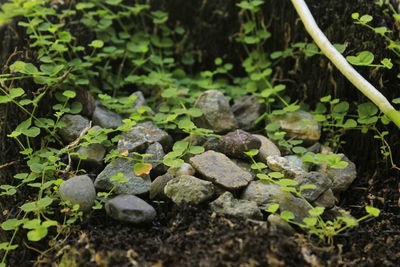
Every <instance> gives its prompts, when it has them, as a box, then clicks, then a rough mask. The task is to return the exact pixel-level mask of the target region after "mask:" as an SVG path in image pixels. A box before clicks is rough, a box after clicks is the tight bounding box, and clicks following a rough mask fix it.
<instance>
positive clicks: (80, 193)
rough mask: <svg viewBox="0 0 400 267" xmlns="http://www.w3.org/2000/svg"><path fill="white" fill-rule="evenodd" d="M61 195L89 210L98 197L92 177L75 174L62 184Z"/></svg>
mask: <svg viewBox="0 0 400 267" xmlns="http://www.w3.org/2000/svg"><path fill="white" fill-rule="evenodd" d="M59 190H60V196H61V199H62V200H64V201H70V202H71V203H72V204H73V205H76V204H79V208H80V209H81V210H83V211H88V210H90V209H91V207H92V206H93V204H94V200H95V199H96V190H95V188H94V185H93V181H92V179H90V178H89V176H87V175H80V176H75V177H72V178H70V179H68V180H67V181H65V182H63V183H62V184H61V185H60V188H59Z"/></svg>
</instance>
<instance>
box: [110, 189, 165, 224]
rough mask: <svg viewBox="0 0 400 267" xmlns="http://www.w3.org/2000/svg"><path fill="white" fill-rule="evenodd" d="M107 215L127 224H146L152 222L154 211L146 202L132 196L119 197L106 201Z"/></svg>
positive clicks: (154, 215)
mask: <svg viewBox="0 0 400 267" xmlns="http://www.w3.org/2000/svg"><path fill="white" fill-rule="evenodd" d="M105 210H106V212H107V215H108V216H110V217H112V218H113V219H115V220H118V221H122V222H129V223H134V224H138V223H148V222H151V221H153V220H154V218H155V217H156V215H157V213H156V210H155V209H154V208H153V207H152V206H151V205H149V204H148V203H147V202H146V201H144V200H142V199H140V198H138V197H137V196H133V195H119V196H116V197H114V198H112V199H109V200H107V201H106V204H105Z"/></svg>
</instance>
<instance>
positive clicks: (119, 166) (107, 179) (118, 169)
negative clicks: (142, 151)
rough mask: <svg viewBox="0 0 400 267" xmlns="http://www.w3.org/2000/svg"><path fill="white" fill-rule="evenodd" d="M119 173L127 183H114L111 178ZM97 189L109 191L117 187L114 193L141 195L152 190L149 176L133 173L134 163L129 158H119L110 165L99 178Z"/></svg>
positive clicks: (96, 182)
mask: <svg viewBox="0 0 400 267" xmlns="http://www.w3.org/2000/svg"><path fill="white" fill-rule="evenodd" d="M118 173H123V174H124V178H126V179H128V181H127V182H124V183H121V182H118V181H112V180H111V178H112V177H113V176H116V175H117V174H118ZM94 184H95V186H96V188H97V189H101V190H104V191H109V190H111V188H113V187H114V186H115V189H114V191H113V192H114V193H116V194H129V195H140V194H143V193H147V192H149V190H150V185H151V180H150V176H149V175H148V174H143V175H141V176H137V175H136V174H135V173H134V172H133V162H132V160H130V159H128V158H117V159H115V160H113V161H112V162H111V163H109V164H108V165H107V166H106V167H105V168H104V170H103V171H102V172H101V173H100V174H99V175H98V176H97V178H96V180H95V182H94Z"/></svg>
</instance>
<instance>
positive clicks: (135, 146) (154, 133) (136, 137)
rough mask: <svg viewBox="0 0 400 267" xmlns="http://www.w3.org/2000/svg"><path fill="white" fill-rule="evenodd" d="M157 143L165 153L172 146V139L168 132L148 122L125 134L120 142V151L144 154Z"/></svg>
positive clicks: (134, 127) (139, 124)
mask: <svg viewBox="0 0 400 267" xmlns="http://www.w3.org/2000/svg"><path fill="white" fill-rule="evenodd" d="M155 142H158V143H160V144H161V145H162V146H163V148H164V151H165V152H166V151H168V150H169V149H170V148H171V146H172V138H171V136H170V135H169V134H168V133H167V132H165V131H163V130H161V129H160V128H158V127H157V126H156V125H154V123H153V122H151V121H146V122H141V123H138V124H137V125H135V126H133V127H132V129H131V130H130V131H129V132H126V133H124V134H123V135H122V136H121V137H120V139H119V141H118V149H119V150H120V151H125V150H128V151H129V152H139V153H142V152H144V151H145V150H146V149H147V147H148V146H149V145H150V144H152V143H155Z"/></svg>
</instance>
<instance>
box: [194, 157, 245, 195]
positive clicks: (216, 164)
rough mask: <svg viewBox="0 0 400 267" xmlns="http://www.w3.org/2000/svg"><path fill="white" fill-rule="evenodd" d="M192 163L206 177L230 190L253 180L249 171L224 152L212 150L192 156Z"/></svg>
mask: <svg viewBox="0 0 400 267" xmlns="http://www.w3.org/2000/svg"><path fill="white" fill-rule="evenodd" d="M190 163H191V165H192V166H193V167H194V168H195V169H196V170H197V171H198V172H199V173H200V174H202V175H203V176H204V178H205V179H207V180H209V181H212V182H213V183H216V184H219V185H221V186H223V187H225V188H226V189H228V190H235V189H239V188H242V187H245V186H246V185H247V184H248V183H249V182H250V181H251V180H252V175H251V174H250V173H249V172H246V171H244V170H242V169H241V168H240V167H238V166H237V165H236V164H235V163H233V162H232V161H231V160H230V159H229V158H228V157H227V156H225V155H224V154H222V153H219V152H215V151H212V150H209V151H206V152H204V153H203V154H200V155H196V156H194V157H192V158H191V159H190Z"/></svg>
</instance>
